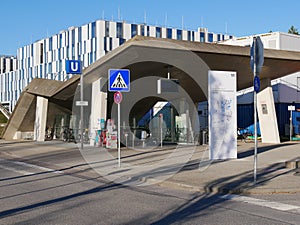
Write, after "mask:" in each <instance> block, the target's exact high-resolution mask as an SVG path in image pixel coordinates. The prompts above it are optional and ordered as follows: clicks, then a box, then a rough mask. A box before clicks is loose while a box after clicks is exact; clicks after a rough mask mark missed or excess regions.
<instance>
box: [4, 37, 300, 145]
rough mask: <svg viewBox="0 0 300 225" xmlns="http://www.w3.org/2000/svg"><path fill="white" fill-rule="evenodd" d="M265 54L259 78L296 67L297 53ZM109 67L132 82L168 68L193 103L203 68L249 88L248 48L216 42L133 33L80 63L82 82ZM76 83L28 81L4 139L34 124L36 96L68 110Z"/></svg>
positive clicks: (201, 93)
mask: <svg viewBox="0 0 300 225" xmlns="http://www.w3.org/2000/svg"><path fill="white" fill-rule="evenodd" d="M264 56H265V59H264V66H263V68H262V71H261V74H260V78H261V79H271V80H272V79H276V78H280V77H282V76H285V75H288V74H291V73H294V72H297V71H300V52H292V51H282V50H269V49H265V51H264ZM111 68H115V69H116V68H128V69H130V71H131V82H133V81H135V80H138V79H140V78H143V77H145V76H151V75H155V76H157V77H165V78H166V77H167V73H168V71H169V72H170V73H171V78H175V79H178V80H179V82H180V86H181V87H182V88H183V89H185V90H186V92H187V93H188V94H189V96H190V97H191V99H192V101H193V102H200V101H204V100H206V99H207V91H208V70H222V71H236V72H237V89H238V90H241V89H244V88H248V87H250V86H252V83H253V74H252V71H251V69H250V47H240V46H229V45H221V44H215V43H199V42H188V41H176V40H170V39H157V38H151V37H140V36H136V37H135V38H133V39H131V40H130V41H127V42H126V43H125V44H123V45H121V46H120V47H118V48H116V49H115V50H113V51H111V52H109V53H108V54H106V55H105V56H103V57H102V58H100V59H99V60H97V61H96V62H95V63H93V64H92V65H90V66H89V67H87V68H85V69H84V71H83V77H84V83H85V85H87V86H88V85H89V84H91V83H93V82H94V81H96V80H98V79H99V78H101V77H103V78H105V79H107V77H108V70H109V69H111ZM78 82H79V76H76V77H74V78H72V79H70V80H68V81H66V82H57V81H52V80H41V79H40V80H38V81H37V80H34V81H33V83H30V84H29V85H28V87H27V88H26V89H25V91H24V92H23V94H22V95H21V97H20V99H19V101H18V103H17V105H16V107H15V109H14V112H13V114H12V116H11V118H10V120H9V122H8V124H7V127H6V129H5V133H4V138H8V139H11V138H12V137H13V136H14V133H15V132H16V131H28V130H31V129H32V128H33V123H34V117H35V114H34V112H35V108H34V107H35V104H36V103H35V102H36V100H35V99H36V96H43V97H45V98H47V99H48V100H49V102H52V103H54V104H55V105H57V106H59V107H61V109H60V110H65V111H66V112H67V111H68V112H71V109H72V102H73V98H74V96H75V94H76V93H75V92H76V89H77V85H78ZM105 88H106V87H104V89H105ZM155 101H156V99H155V98H153V99H147V103H148V105H151V104H153V103H155ZM149 102H150V103H149ZM142 108H143V104H141V106H140V109H136V112H134V113H139V111H141V109H142ZM48 113H49V112H48ZM26 121H27V122H26ZM28 121H29V122H30V124H29V122H28ZM25 122H26V123H25Z"/></svg>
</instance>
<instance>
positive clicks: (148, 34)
mask: <svg viewBox="0 0 300 225" xmlns="http://www.w3.org/2000/svg"><path fill="white" fill-rule="evenodd" d="M147 36H148V37H149V36H150V27H149V26H147Z"/></svg>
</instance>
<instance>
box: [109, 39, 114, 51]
mask: <svg viewBox="0 0 300 225" xmlns="http://www.w3.org/2000/svg"><path fill="white" fill-rule="evenodd" d="M112 48H113V43H112V38H111V37H110V38H109V50H110V51H111V50H112Z"/></svg>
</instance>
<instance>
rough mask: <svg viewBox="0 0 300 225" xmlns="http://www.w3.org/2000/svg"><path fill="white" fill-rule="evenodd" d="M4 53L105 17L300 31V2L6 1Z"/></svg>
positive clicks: (243, 30)
mask: <svg viewBox="0 0 300 225" xmlns="http://www.w3.org/2000/svg"><path fill="white" fill-rule="evenodd" d="M0 7H1V13H0V21H1V32H0V55H16V52H17V49H18V48H19V47H23V46H25V45H28V44H30V43H32V42H34V41H36V40H39V39H43V38H45V37H47V36H51V35H53V34H56V33H58V32H59V31H61V30H64V29H67V28H68V27H70V26H81V25H83V24H86V23H89V22H92V21H95V20H97V19H101V18H102V17H103V16H104V18H105V19H108V20H111V19H113V20H117V19H118V18H120V19H122V20H127V21H129V22H136V23H142V22H144V19H145V15H146V21H147V23H148V24H152V25H156V24H157V25H165V24H167V25H168V26H170V27H177V28H181V27H182V20H183V25H184V28H189V29H194V30H196V29H197V28H198V27H200V26H201V25H203V26H204V27H207V28H208V29H209V30H210V31H212V32H220V33H225V31H226V30H227V31H228V33H229V34H232V35H235V36H245V35H252V34H258V33H265V32H269V31H282V32H287V31H288V29H289V28H290V27H291V25H294V26H295V27H296V28H298V29H299V30H300V13H299V9H300V1H299V0H286V1H278V0H273V1H272V0H265V1H264V0H262V1H260V0H251V1H242V0H229V1H226V0H223V1H222V0H212V1H210V0H185V1H180V0H148V1H146V0H123V1H122V0H51V1H50V0H27V1H23V0H9V1H1V4H0Z"/></svg>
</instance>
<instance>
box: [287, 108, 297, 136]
mask: <svg viewBox="0 0 300 225" xmlns="http://www.w3.org/2000/svg"><path fill="white" fill-rule="evenodd" d="M295 109H296V107H295V106H293V105H289V106H288V110H289V111H290V112H291V113H290V141H291V140H292V136H293V120H292V118H293V111H295Z"/></svg>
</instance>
